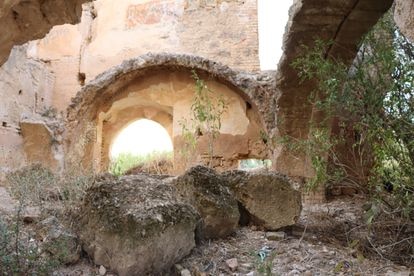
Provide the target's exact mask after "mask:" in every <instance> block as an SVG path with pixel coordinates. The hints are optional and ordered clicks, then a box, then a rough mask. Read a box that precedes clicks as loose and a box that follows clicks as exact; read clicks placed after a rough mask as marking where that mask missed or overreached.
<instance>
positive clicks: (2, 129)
mask: <svg viewBox="0 0 414 276" xmlns="http://www.w3.org/2000/svg"><path fill="white" fill-rule="evenodd" d="M12 2H13V1H12ZM14 2H16V3H14V4H16V5H11V6H10V7H9V6H8V8H10V10H9V11H10V13H11V14H13V13H14V12H18V13H19V16H18V17H19V19H18V20H17V19H16V20H17V21H19V20H20V19H21V22H23V21H22V20H23V15H24V18H26V19H27V20H29V19H30V20H32V21H30V20H29V21H30V22H29V23H28V24H29V25H27V29H28V30H30V29H36V28H38V29H39V32H38V33H37V32H36V33H33V36H28V35H27V32H26V35H24V39H26V40H28V39H30V38H38V37H40V36H41V33H43V34H44V32H46V27H47V26H46V24H44V21H47V20H46V19H48V18H49V19H50V18H52V19H53V15H52V14H55V15H57V16H60V19H59V20H54V21H53V20H51V21H50V23H53V24H59V23H63V22H65V20H67V21H69V22H74V21H76V20H79V18H81V20H80V23H79V24H77V25H69V24H65V25H60V26H55V27H53V28H52V29H51V30H50V32H49V33H48V34H47V35H46V36H45V37H44V38H43V39H39V40H36V41H32V42H29V43H28V44H25V45H24V46H21V47H18V48H15V50H14V51H13V52H12V53H11V55H10V57H9V59H8V61H7V62H6V63H5V64H4V65H3V66H2V67H1V68H0V80H2V81H0V97H1V98H2V101H1V102H0V121H1V122H3V123H2V124H1V125H0V140H1V141H3V140H4V143H1V148H0V154H1V157H2V160H0V166H1V168H2V170H4V171H6V170H9V169H11V168H15V167H18V166H22V165H24V164H25V163H26V161H29V160H31V158H29V156H28V154H27V153H26V152H24V150H23V149H24V137H22V133H21V127H20V123H21V121H22V120H23V118H38V117H42V115H46V116H45V118H44V120H47V116H48V115H55V114H57V115H58V117H61V115H63V114H64V113H65V111H66V109H67V107H68V105H69V104H70V102H71V98H72V97H74V96H75V95H76V93H77V92H78V91H79V90H81V88H82V86H83V85H84V84H85V83H87V82H89V81H91V80H93V79H94V78H95V77H96V76H97V75H98V74H100V73H102V72H105V71H106V70H108V69H110V68H112V67H114V66H116V65H119V64H121V63H122V61H124V60H127V59H130V58H134V57H138V56H141V55H145V54H147V53H148V52H153V53H157V52H169V53H174V54H176V53H185V54H191V55H198V56H204V57H206V58H209V59H212V60H215V61H218V62H222V63H224V64H228V65H230V66H232V67H234V68H238V69H245V70H249V71H257V70H258V69H259V59H258V35H257V7H256V0H247V1H241V0H232V1H204V0H203V1H192V0H191V1H190V0H157V1H148V0H123V1H112V0H98V1H94V2H93V3H88V4H85V5H83V12H82V15H81V16H80V3H81V2H85V1H80V0H77V1H71V2H76V3H77V4H76V5H77V6H76V8H75V6H71V5H70V3H69V1H66V4H67V8H68V9H71V12H72V13H69V12H67V13H68V14H65V15H60V14H59V13H57V12H56V11H54V10H52V9H50V8H47V7H49V5H50V3H49V2H50V1H44V3H43V2H42V3H43V4H41V3H40V2H39V3H37V1H31V2H30V3H29V2H28V3H27V5H26V6H24V3H23V1H18V0H15V1H14ZM17 2H19V3H17ZM61 2H62V1H57V2H56V3H55V4H56V6H55V8H59V7H60V6H59V5H61V4H62V3H63V2H62V3H61ZM10 3H11V2H10ZM71 4H72V3H71ZM4 5H5V4H4ZM70 7H71V8H70ZM20 11H21V12H20ZM29 11H32V12H33V14H32V16H33V18H29V14H28V12H29ZM37 11H47V12H48V13H49V14H48V15H47V16H46V15H45V16H44V17H42V19H41V20H43V21H41V20H40V19H39V20H38V19H37V17H36V16H37ZM114 11H116V12H114ZM61 12H63V13H64V12H66V11H65V9H64V8H63V7H61ZM2 15H3V14H1V13H0V22H3V21H1V20H2V19H4V18H2ZM75 15H76V16H75ZM69 17H70V19H71V20H69ZM17 21H16V22H17ZM19 22H20V21H19ZM32 23H33V24H32ZM2 26H3V25H2ZM49 27H51V26H49ZM49 29H50V28H49ZM11 30H14V29H13V28H12V29H11ZM36 30H37V29H36ZM2 34H3V33H2ZM6 34H8V33H6ZM15 34H16V35H18V33H17V31H16V30H14V32H13V35H15ZM19 35H20V34H19ZM1 39H3V40H7V43H6V42H5V43H4V45H3V46H7V45H9V44H10V45H13V44H18V43H20V42H18V41H17V40H16V39H14V38H12V37H8V36H2V37H1ZM24 39H23V38H22V40H21V41H22V42H25V41H26V40H24ZM1 41H2V40H1ZM19 41H20V40H19ZM6 44H7V45H6ZM7 47H9V46H7ZM2 49H3V48H1V49H0V53H2V51H3V50H2ZM4 51H6V50H4ZM58 163H59V162H58Z"/></svg>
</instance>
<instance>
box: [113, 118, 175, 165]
mask: <svg viewBox="0 0 414 276" xmlns="http://www.w3.org/2000/svg"><path fill="white" fill-rule="evenodd" d="M172 150H173V144H172V141H171V138H170V136H169V135H168V132H167V130H166V129H165V128H164V127H163V126H161V125H160V124H159V123H156V122H154V121H151V120H147V119H140V120H138V121H135V122H133V123H132V124H130V125H128V126H127V127H126V128H125V129H123V130H122V131H121V133H120V134H119V135H118V136H117V137H116V139H115V140H114V142H113V144H112V147H111V151H110V157H111V159H114V158H116V157H118V156H119V155H120V154H132V155H149V154H152V153H154V152H172Z"/></svg>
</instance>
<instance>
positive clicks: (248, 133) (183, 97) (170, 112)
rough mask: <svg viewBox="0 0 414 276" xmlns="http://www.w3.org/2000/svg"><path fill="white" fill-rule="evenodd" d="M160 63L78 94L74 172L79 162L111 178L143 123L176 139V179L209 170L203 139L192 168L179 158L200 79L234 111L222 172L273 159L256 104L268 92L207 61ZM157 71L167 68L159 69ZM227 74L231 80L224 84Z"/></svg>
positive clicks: (227, 117) (71, 148) (225, 119)
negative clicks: (116, 155) (125, 134)
mask: <svg viewBox="0 0 414 276" xmlns="http://www.w3.org/2000/svg"><path fill="white" fill-rule="evenodd" d="M150 57H151V58H156V57H154V56H150ZM157 57H158V58H157V59H150V60H147V61H146V62H147V63H148V64H149V65H147V66H145V62H143V61H142V59H136V60H132V61H130V62H126V63H124V64H123V66H118V67H116V68H115V70H110V71H109V72H108V73H104V74H102V75H101V76H100V77H98V79H97V80H95V81H93V82H92V83H91V84H90V85H87V86H85V88H84V89H83V90H82V91H81V92H79V93H78V95H77V97H76V98H75V100H74V104H73V105H72V106H71V108H70V109H69V112H68V125H67V128H68V129H69V133H68V139H67V140H68V145H67V151H68V152H70V153H71V154H72V156H73V157H74V158H71V157H72V156H69V158H67V159H66V160H67V164H68V165H70V164H69V162H71V161H72V160H77V161H75V162H76V163H75V165H78V164H79V163H81V164H82V165H83V166H84V167H88V166H89V167H92V168H93V169H94V171H98V172H99V171H107V169H108V166H109V152H110V146H111V143H112V142H113V140H114V139H115V137H116V136H117V134H118V133H119V132H120V131H121V130H122V129H123V128H124V127H125V126H126V125H128V124H130V123H131V122H133V121H135V120H137V119H139V118H145V119H150V120H153V121H156V122H158V123H160V124H161V125H162V126H163V127H164V128H165V129H166V130H167V131H168V133H169V134H170V136H171V137H172V141H173V145H174V173H181V172H183V170H185V169H186V168H187V167H189V165H194V164H199V163H202V162H203V161H204V160H205V158H204V156H205V147H203V144H205V142H203V139H200V145H201V146H200V147H199V148H197V150H196V153H195V155H196V158H194V159H192V162H193V163H191V164H187V163H185V162H183V159H182V158H179V156H180V154H181V148H182V145H183V143H182V142H183V139H182V125H181V124H180V122H182V121H183V119H188V118H189V116H190V115H189V114H190V113H191V106H192V100H193V96H194V91H195V80H194V78H193V77H192V75H193V72H195V71H196V72H197V74H198V75H199V76H200V78H202V79H203V80H205V83H206V85H208V87H209V88H210V90H211V91H212V92H213V93H212V97H213V98H218V97H221V98H223V99H224V100H225V102H226V103H227V110H226V112H225V113H223V114H222V116H221V127H220V131H219V136H218V138H217V139H216V141H215V143H216V150H215V156H214V160H217V161H218V162H216V164H217V167H216V168H217V169H219V170H225V169H233V168H237V166H238V161H239V160H240V159H246V158H259V159H267V158H268V156H269V154H268V152H267V149H266V146H265V145H264V143H263V139H262V136H261V134H262V133H263V131H265V130H266V127H265V126H264V123H263V120H262V116H261V113H260V112H259V110H258V109H257V106H258V105H257V103H256V101H255V98H251V97H250V95H253V93H258V91H260V90H259V88H258V87H257V86H256V85H257V82H256V81H255V80H254V79H243V82H239V80H240V79H239V77H240V76H241V77H243V75H240V76H239V75H238V73H237V72H234V71H232V70H231V69H229V68H228V67H225V66H221V67H220V65H219V64H217V63H214V62H211V61H208V60H204V59H201V58H198V59H197V58H194V57H190V56H174V57H171V56H168V58H167V57H165V56H157ZM154 63H161V64H158V65H157V66H155V65H154ZM174 64H175V65H174ZM129 66H130V67H129ZM197 67H199V68H198V69H197ZM223 72H224V73H225V76H226V78H227V79H226V78H223V76H221V77H219V76H220V75H219V74H222V73H223ZM240 83H241V84H242V85H243V86H242V87H243V88H238V87H237V86H236V85H238V84H240ZM250 93H252V94H250ZM260 95H261V97H257V99H259V100H260V101H262V100H263V101H266V98H264V97H263V94H260ZM266 118H270V116H266ZM68 161H69V162H68Z"/></svg>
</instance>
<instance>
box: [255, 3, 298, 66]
mask: <svg viewBox="0 0 414 276" xmlns="http://www.w3.org/2000/svg"><path fill="white" fill-rule="evenodd" d="M292 3H293V0H282V1H276V0H258V18H259V59H260V69H261V70H276V69H277V64H278V63H279V59H280V57H281V56H282V43H283V34H284V32H285V27H286V24H287V22H288V19H289V15H288V13H289V8H290V6H292Z"/></svg>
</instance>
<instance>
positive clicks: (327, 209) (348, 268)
mask: <svg viewBox="0 0 414 276" xmlns="http://www.w3.org/2000/svg"><path fill="white" fill-rule="evenodd" d="M13 203H14V201H13V200H12V199H11V198H10V196H9V195H8V194H7V191H6V190H5V189H3V188H0V214H1V215H5V214H7V213H10V212H11V210H12V204H13ZM363 204H364V201H363V200H361V199H358V198H343V199H337V200H335V201H332V202H329V203H325V204H316V205H306V206H304V209H303V211H302V215H301V218H300V221H299V222H298V224H297V225H295V226H293V227H290V228H289V229H283V231H279V232H265V231H262V230H261V229H257V228H256V227H254V226H246V227H241V228H240V229H239V230H238V231H237V232H236V233H234V234H233V235H232V236H230V237H228V238H226V239H221V240H214V241H205V242H203V243H202V244H200V245H199V246H197V247H196V248H195V249H194V250H193V251H192V253H191V254H190V255H189V256H187V257H186V258H185V259H184V260H182V261H181V262H180V263H179V264H177V265H176V267H175V268H174V270H175V272H172V275H194V276H207V275H234V276H236V275H240V276H242V275H246V276H253V275H305V276H306V275H309V276H310V275H390V276H391V275H407V276H412V275H414V266H412V267H410V268H409V267H405V266H401V265H397V264H395V263H392V262H390V261H388V260H386V259H381V258H379V257H375V256H372V255H371V256H364V254H362V253H361V252H359V251H358V250H357V248H356V246H355V245H353V241H347V240H346V233H345V231H347V229H349V225H355V223H356V222H358V220H360V219H361V216H362V215H363V214H362V211H361V210H363ZM347 226H348V227H347ZM342 232H343V234H342ZM342 236H343V239H341V237H342ZM104 272H105V273H104ZM54 275H62V276H63V275H68V276H69V275H70V276H75V275H76V276H81V275H85V276H86V275H108V276H110V275H115V274H113V273H111V272H110V271H108V270H106V269H104V268H103V267H96V266H94V265H92V264H91V262H90V260H88V259H87V257H84V258H83V259H82V261H81V262H79V263H78V264H76V265H72V266H69V267H62V268H61V269H59V270H58V271H56V272H55V273H54Z"/></svg>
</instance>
